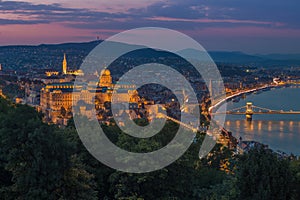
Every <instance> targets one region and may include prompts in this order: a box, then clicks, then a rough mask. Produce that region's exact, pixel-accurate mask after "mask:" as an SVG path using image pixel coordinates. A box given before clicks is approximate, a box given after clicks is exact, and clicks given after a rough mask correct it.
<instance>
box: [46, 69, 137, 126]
mask: <svg viewBox="0 0 300 200" xmlns="http://www.w3.org/2000/svg"><path fill="white" fill-rule="evenodd" d="M91 84H92V83H90V84H82V86H77V85H76V87H75V86H74V83H73V82H64V83H51V84H47V85H46V86H45V87H44V88H42V90H41V95H40V96H41V100H40V109H41V111H42V112H43V113H44V114H45V117H46V120H47V121H50V122H53V123H58V121H59V120H61V119H64V118H70V117H71V116H72V113H71V112H72V105H73V103H74V105H78V104H80V105H79V108H80V113H81V114H83V115H86V116H88V117H91V114H92V112H91V110H92V109H93V107H92V106H94V108H96V109H106V107H105V105H106V104H107V103H110V102H111V101H112V95H113V97H114V99H113V100H114V103H123V102H129V105H130V108H132V109H135V108H138V104H139V102H140V97H139V95H138V92H137V91H136V90H135V85H130V84H118V86H117V87H115V88H114V86H116V85H114V84H113V83H112V77H111V74H110V71H109V70H108V69H105V70H103V71H102V73H101V79H100V81H99V83H98V85H97V87H94V86H92V85H91ZM113 88H114V89H115V90H113Z"/></svg>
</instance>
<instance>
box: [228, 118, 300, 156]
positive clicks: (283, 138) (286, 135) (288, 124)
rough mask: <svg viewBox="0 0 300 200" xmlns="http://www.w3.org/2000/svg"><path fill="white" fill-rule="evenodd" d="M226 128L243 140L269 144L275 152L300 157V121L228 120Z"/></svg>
mask: <svg viewBox="0 0 300 200" xmlns="http://www.w3.org/2000/svg"><path fill="white" fill-rule="evenodd" d="M225 128H226V129H227V130H229V131H231V132H233V134H234V135H235V136H236V137H237V138H239V137H242V138H243V140H255V141H258V142H262V143H264V144H268V145H269V146H270V147H271V148H273V149H275V150H282V151H285V152H287V153H291V152H293V153H294V154H298V155H300V148H299V146H298V144H299V142H300V133H299V131H298V132H297V134H296V133H295V132H294V131H295V130H300V122H299V121H283V120H282V121H266V120H254V121H247V120H234V121H232V120H228V121H226V123H225Z"/></svg>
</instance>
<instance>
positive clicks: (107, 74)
mask: <svg viewBox="0 0 300 200" xmlns="http://www.w3.org/2000/svg"><path fill="white" fill-rule="evenodd" d="M102 75H105V76H110V71H109V69H104V70H103V71H102Z"/></svg>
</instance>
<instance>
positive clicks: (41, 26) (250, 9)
mask: <svg viewBox="0 0 300 200" xmlns="http://www.w3.org/2000/svg"><path fill="white" fill-rule="evenodd" d="M299 9H300V1H299V0H285V1H283V0H272V1H262V0H126V1H125V0H12V1H7V0H2V1H1V0H0V45H1V46H3V45H15V44H17V45H21V44H45V43H64V42H87V41H92V40H95V39H96V38H97V37H100V38H101V39H105V38H108V37H110V36H112V35H114V34H116V33H119V32H121V31H124V30H128V29H132V28H139V27H163V28H170V29H174V30H177V31H180V32H183V33H185V34H187V35H188V36H190V37H192V38H193V39H195V40H196V41H198V42H199V43H200V44H201V45H203V46H204V48H205V49H207V50H214V51H242V52H245V53H251V54H255V53H260V54H269V53H300V45H299V44H300V12H299Z"/></svg>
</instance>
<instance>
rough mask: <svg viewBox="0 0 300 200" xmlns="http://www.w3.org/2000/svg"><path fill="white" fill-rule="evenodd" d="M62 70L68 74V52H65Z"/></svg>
mask: <svg viewBox="0 0 300 200" xmlns="http://www.w3.org/2000/svg"><path fill="white" fill-rule="evenodd" d="M62 65H63V66H62V72H63V74H67V67H68V64H67V57H66V54H64V60H63V64H62Z"/></svg>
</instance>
